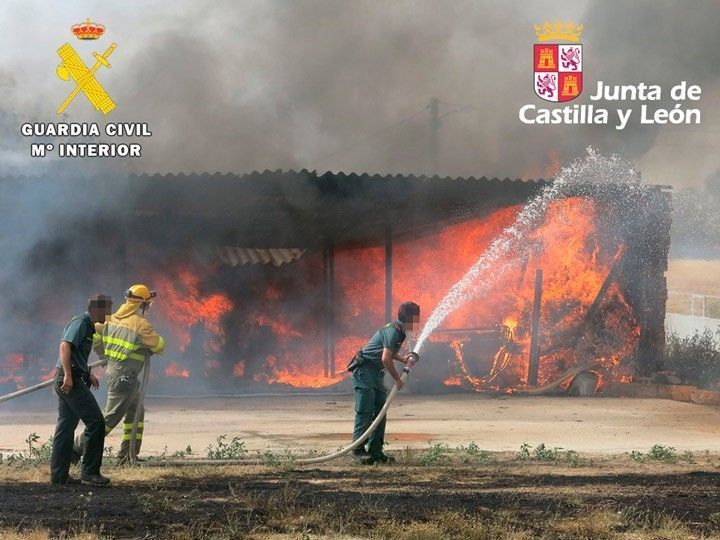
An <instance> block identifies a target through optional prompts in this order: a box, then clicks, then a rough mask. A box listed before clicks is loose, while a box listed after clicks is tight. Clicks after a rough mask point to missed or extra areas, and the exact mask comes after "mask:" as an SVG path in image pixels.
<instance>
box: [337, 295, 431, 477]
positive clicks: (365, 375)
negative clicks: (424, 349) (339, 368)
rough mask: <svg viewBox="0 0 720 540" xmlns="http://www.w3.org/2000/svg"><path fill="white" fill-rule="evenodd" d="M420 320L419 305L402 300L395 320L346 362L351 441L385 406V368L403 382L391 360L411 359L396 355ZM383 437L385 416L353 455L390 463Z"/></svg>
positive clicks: (365, 462)
mask: <svg viewBox="0 0 720 540" xmlns="http://www.w3.org/2000/svg"><path fill="white" fill-rule="evenodd" d="M419 321H420V306H418V305H417V304H416V303H415V302H403V303H402V304H400V306H399V308H398V318H397V320H396V321H394V322H391V323H388V324H386V325H385V326H384V327H383V328H381V329H380V330H378V331H377V332H375V334H374V335H373V336H372V338H370V341H369V342H368V344H367V345H365V347H363V349H362V350H360V351H359V352H358V353H357V354H356V355H355V357H354V358H353V359H352V360H351V361H350V364H349V365H348V371H350V372H351V373H352V380H353V388H354V389H355V429H354V431H353V441H355V440H357V439H359V438H360V437H361V436H362V434H363V433H365V431H366V430H367V429H368V428H369V427H370V425H371V424H372V422H373V420H374V419H375V417H376V416H377V415H378V413H379V412H380V410H381V409H382V408H383V405H385V399H386V397H387V390H386V388H385V384H384V382H383V378H384V376H385V370H387V372H388V373H389V374H390V376H391V377H392V378H393V380H394V381H395V384H396V385H397V387H398V390H400V389H401V388H402V387H403V386H404V384H405V383H403V381H402V379H401V378H400V375H399V374H398V372H397V370H396V369H395V365H394V364H393V361H397V362H401V363H403V364H407V363H408V362H409V361H414V358H413V355H412V354H408V355H406V356H404V357H401V356H399V352H400V347H401V346H402V344H403V342H404V341H405V336H406V332H407V331H408V330H409V331H413V330H414V329H415V326H416V325H417V324H418V322H419ZM384 439H385V418H383V419H382V421H381V422H380V424H379V425H378V427H377V429H376V430H375V431H374V432H373V434H372V435H370V438H369V439H368V441H367V449H366V448H365V444H363V445H361V446H360V447H358V448H356V449H355V450H354V451H353V457H354V458H355V459H357V460H358V461H359V462H360V463H362V464H363V465H372V464H373V463H389V462H392V461H395V459H394V458H393V457H391V456H388V455H386V454H384V453H383V444H384Z"/></svg>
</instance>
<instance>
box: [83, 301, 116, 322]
mask: <svg viewBox="0 0 720 540" xmlns="http://www.w3.org/2000/svg"><path fill="white" fill-rule="evenodd" d="M88 313H89V314H90V320H91V321H92V322H94V323H96V322H99V323H102V322H105V317H107V316H108V315H110V313H112V303H111V302H103V303H98V302H91V303H90V307H89V308H88Z"/></svg>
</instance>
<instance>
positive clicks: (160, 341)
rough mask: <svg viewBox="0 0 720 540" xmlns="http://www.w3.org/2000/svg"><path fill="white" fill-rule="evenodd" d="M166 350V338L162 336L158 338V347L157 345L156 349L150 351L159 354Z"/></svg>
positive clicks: (152, 348) (151, 348)
mask: <svg viewBox="0 0 720 540" xmlns="http://www.w3.org/2000/svg"><path fill="white" fill-rule="evenodd" d="M164 348H165V338H164V337H162V336H158V342H157V345H155V346H154V347H150V351H152V352H153V353H159V352H160V351H162V350H163V349H164Z"/></svg>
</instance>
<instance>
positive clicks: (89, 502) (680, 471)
mask: <svg viewBox="0 0 720 540" xmlns="http://www.w3.org/2000/svg"><path fill="white" fill-rule="evenodd" d="M463 455H464V456H465V459H462V456H463ZM398 457H399V462H398V463H395V464H393V465H387V466H382V467H380V466H371V467H363V466H360V465H356V464H353V463H352V462H351V461H350V460H349V458H344V459H343V460H341V461H339V462H336V463H335V464H333V465H331V466H319V467H312V468H301V467H293V466H292V465H289V466H275V467H267V466H262V467H230V466H227V467H216V468H210V467H184V468H161V467H154V468H151V467H133V468H115V467H106V474H108V475H109V476H110V477H112V479H113V481H114V485H113V486H112V487H109V488H101V489H98V488H88V487H87V486H81V487H79V486H67V487H56V486H52V487H51V486H48V484H47V479H46V478H45V477H44V474H43V472H41V471H40V470H39V469H38V468H32V467H23V466H19V467H11V466H2V467H0V493H2V505H0V537H12V536H13V535H15V537H18V538H25V537H30V536H31V535H34V536H32V537H34V538H47V537H57V536H60V535H61V534H63V535H66V536H65V537H71V538H72V537H82V538H97V537H103V538H104V537H110V538H248V537H252V538H262V539H267V538H303V539H309V538H320V537H322V538H392V539H395V538H400V539H408V540H409V539H416V540H417V539H428V540H429V539H437V538H462V539H471V538H478V539H480V538H513V539H519V538H567V539H577V538H634V539H639V538H668V539H674V538H700V537H701V535H702V537H703V538H713V537H714V538H718V536H714V535H716V534H717V531H718V528H719V527H720V513H718V511H719V509H720V491H719V490H718V483H719V482H720V473H718V472H717V471H718V465H719V464H720V458H719V457H718V455H717V454H714V455H698V456H696V457H695V458H694V459H693V460H692V461H689V462H682V463H679V462H678V463H674V464H667V463H651V462H633V461H631V460H630V459H629V458H621V457H615V458H602V457H600V458H598V457H595V458H586V457H580V458H578V461H576V462H574V463H573V464H570V463H568V462H567V461H566V460H562V461H558V462H551V463H540V462H538V461H537V460H536V459H535V458H533V457H530V458H529V459H527V460H525V461H524V460H519V459H518V458H517V457H513V456H511V455H484V454H483V455H478V454H476V453H467V454H462V455H461V454H453V455H452V456H451V457H447V458H443V459H440V458H439V457H438V456H437V455H435V454H433V453H432V452H425V453H418V454H410V453H408V452H405V453H404V454H400V455H398Z"/></svg>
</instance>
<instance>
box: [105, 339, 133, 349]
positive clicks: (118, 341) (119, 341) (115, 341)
mask: <svg viewBox="0 0 720 540" xmlns="http://www.w3.org/2000/svg"><path fill="white" fill-rule="evenodd" d="M102 340H103V342H104V343H110V344H112V345H120V346H121V347H125V348H126V349H128V350H130V351H134V350H135V349H136V347H137V345H136V344H135V343H131V342H130V341H125V340H124V339H120V338H116V337H113V336H103V337H102Z"/></svg>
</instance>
